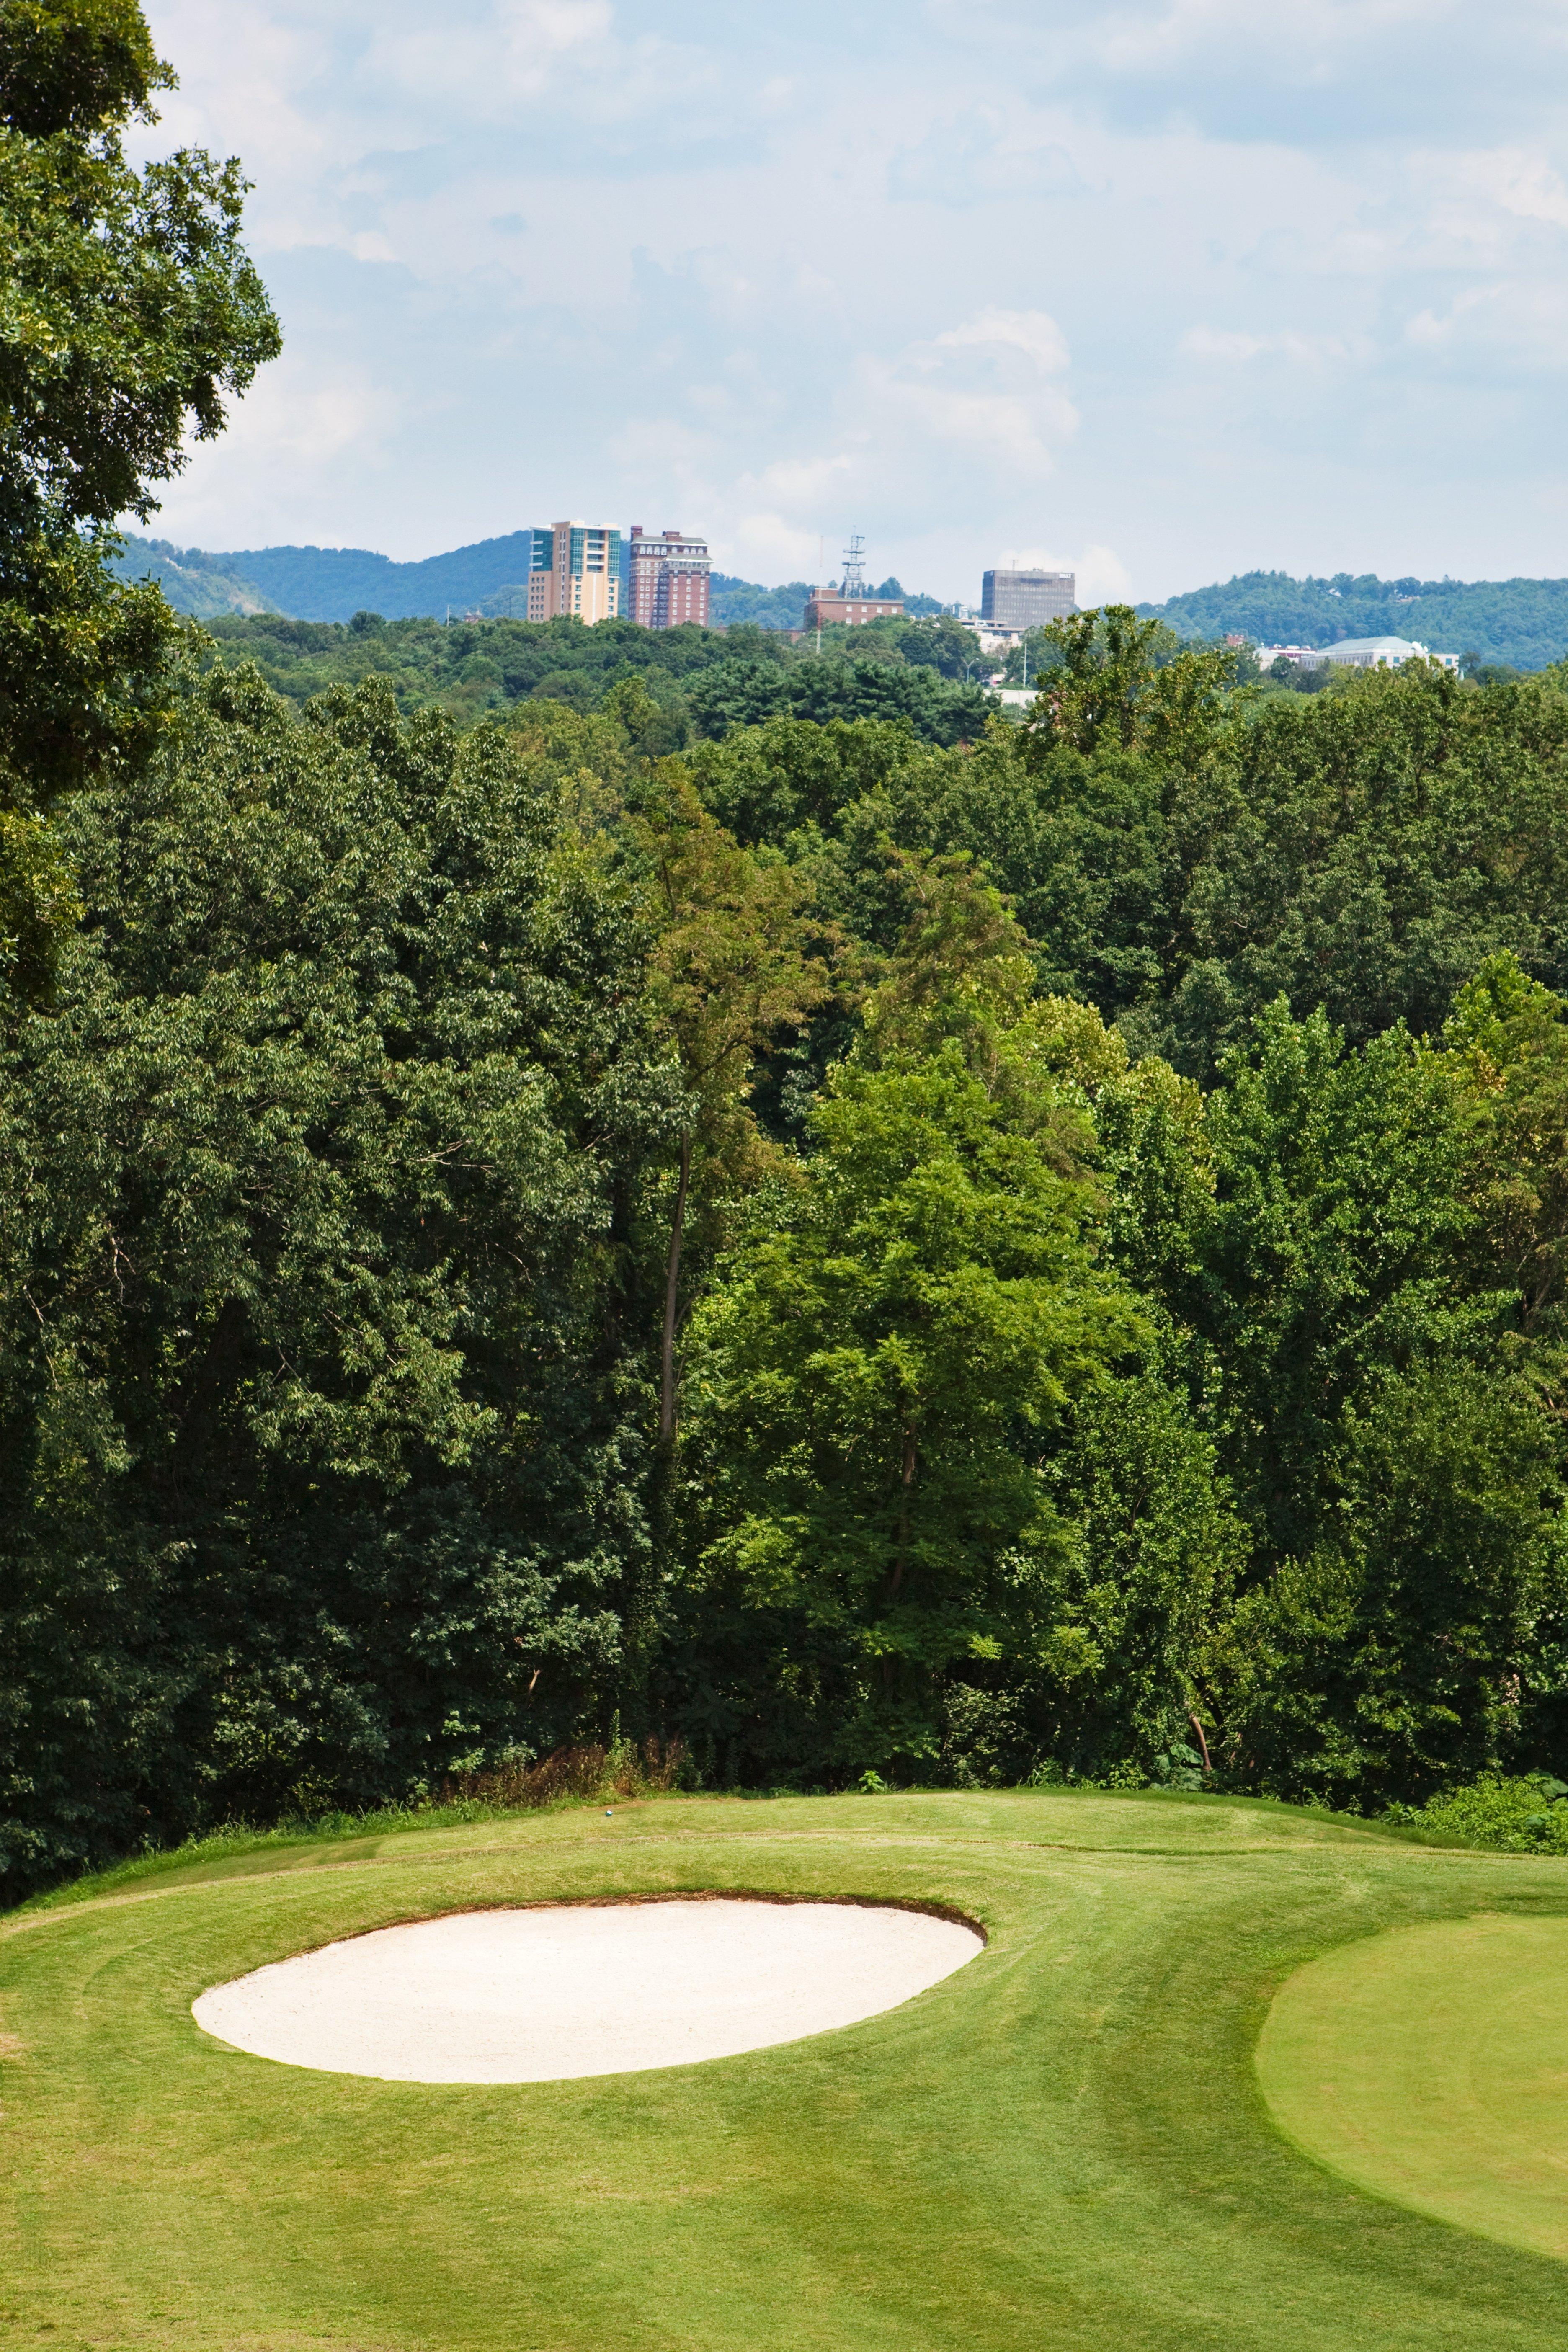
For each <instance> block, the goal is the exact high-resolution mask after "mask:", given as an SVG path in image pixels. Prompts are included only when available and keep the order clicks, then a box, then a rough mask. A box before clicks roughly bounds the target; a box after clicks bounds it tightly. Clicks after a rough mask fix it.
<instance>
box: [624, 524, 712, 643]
mask: <svg viewBox="0 0 1568 2352" xmlns="http://www.w3.org/2000/svg"><path fill="white" fill-rule="evenodd" d="M626 547H627V553H628V555H629V558H630V562H629V565H628V581H627V588H626V616H627V618H628V619H629V620H633V621H640V622H641V623H642V625H643V627H644V628H645V629H678V628H679V626H680V624H681V623H682V621H695V622H696V624H697V625H698V627H699V628H700V629H705V628H706V627H707V626H708V541H706V540H705V539H690V538H688V536H687V534H686V533H685V532H684V531H682V530H666V531H661V532H659V533H658V536H657V537H656V538H650V537H649V536H648V535H647V533H646V532H645V531H644V530H643V527H642V525H641V523H640V522H634V523H633V525H632V527H631V533H630V536H629V538H628V539H627V541H626Z"/></svg>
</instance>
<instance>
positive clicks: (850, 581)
mask: <svg viewBox="0 0 1568 2352" xmlns="http://www.w3.org/2000/svg"><path fill="white" fill-rule="evenodd" d="M840 593H841V594H842V595H845V596H855V597H860V596H864V594H865V593H866V542H865V541H864V540H863V539H862V538H861V536H860V534H859V532H858V530H855V531H851V532H850V534H849V544H848V546H847V548H846V549H845V551H844V586H843V588H842V590H841V591H840Z"/></svg>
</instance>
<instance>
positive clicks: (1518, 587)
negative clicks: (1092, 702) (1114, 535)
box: [1138, 572, 1568, 669]
mask: <svg viewBox="0 0 1568 2352" xmlns="http://www.w3.org/2000/svg"><path fill="white" fill-rule="evenodd" d="M1138 610H1139V612H1140V613H1142V614H1148V615H1150V616H1152V617H1153V618H1156V619H1159V620H1162V621H1164V622H1166V623H1168V624H1169V625H1170V626H1171V627H1172V628H1173V629H1174V630H1175V631H1176V633H1177V634H1178V635H1180V636H1184V637H1223V636H1226V635H1232V634H1237V635H1242V636H1244V637H1247V638H1249V639H1250V640H1251V642H1252V643H1253V644H1254V645H1275V646H1279V645H1286V646H1289V645H1301V646H1331V645H1337V644H1339V643H1340V642H1341V640H1342V639H1343V638H1345V637H1413V638H1415V640H1416V642H1417V643H1418V644H1421V645H1424V646H1430V647H1431V649H1432V651H1433V652H1434V653H1445V654H1467V653H1468V654H1474V655H1476V656H1478V657H1479V659H1480V660H1481V661H1483V662H1498V663H1504V664H1507V665H1508V666H1509V667H1511V668H1513V669H1544V668H1545V667H1546V666H1547V664H1548V663H1549V662H1556V661H1561V660H1563V657H1564V656H1565V655H1568V580H1523V579H1514V580H1470V581H1466V580H1417V579H1415V578H1413V577H1406V578H1405V579H1403V580H1381V579H1379V578H1378V576H1377V574H1376V573H1375V572H1363V573H1359V574H1358V573H1352V572H1335V573H1334V574H1333V575H1332V576H1331V577H1330V578H1327V579H1316V578H1311V577H1309V578H1307V579H1305V580H1296V579H1293V578H1292V577H1291V575H1290V574H1289V572H1241V573H1238V575H1237V577H1236V578H1235V579H1234V580H1227V581H1226V582H1225V583H1223V585H1221V584H1218V583H1216V584H1215V586H1213V587H1211V588H1193V589H1189V590H1188V591H1187V592H1186V593H1184V594H1183V595H1180V596H1168V597H1167V598H1166V600H1165V602H1164V603H1163V604H1140V605H1139V607H1138Z"/></svg>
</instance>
